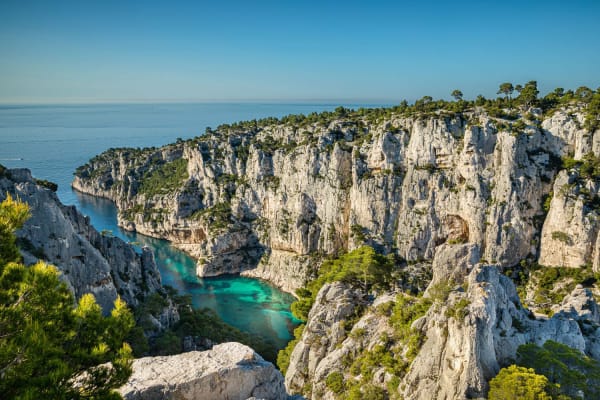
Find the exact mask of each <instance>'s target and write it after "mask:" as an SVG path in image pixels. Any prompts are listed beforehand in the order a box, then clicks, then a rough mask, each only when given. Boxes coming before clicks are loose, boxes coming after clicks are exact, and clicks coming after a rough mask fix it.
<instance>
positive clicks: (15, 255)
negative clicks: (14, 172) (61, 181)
mask: <svg viewBox="0 0 600 400" xmlns="http://www.w3.org/2000/svg"><path fill="white" fill-rule="evenodd" d="M28 216H29V209H28V207H27V205H26V204H25V203H22V202H20V201H18V200H13V199H12V198H11V197H10V196H8V197H7V199H6V200H5V201H4V202H2V203H1V204H0V243H1V245H0V333H1V334H0V377H1V379H0V394H2V398H11V399H13V398H14V399H84V398H85V399H117V398H120V396H119V394H118V393H116V392H114V391H113V389H114V388H117V387H119V386H121V385H123V384H124V383H125V382H126V381H127V378H128V377H129V376H130V374H131V359H132V356H131V348H130V347H129V345H128V344H127V343H124V342H123V340H124V338H125V336H126V335H127V333H128V332H129V330H130V329H131V328H132V327H133V325H134V320H133V316H132V314H131V312H130V311H129V310H128V309H127V306H126V305H125V303H124V302H123V301H121V300H120V299H117V301H116V302H115V308H114V310H113V311H112V313H111V315H110V316H108V317H104V316H103V315H102V312H101V309H100V306H98V304H97V303H96V301H95V299H94V297H93V295H91V294H87V295H84V296H83V297H82V298H81V299H80V301H79V303H78V305H77V306H74V298H73V294H72V293H71V292H70V291H69V289H68V288H67V286H66V285H65V284H64V283H62V282H61V281H60V280H59V271H58V270H57V269H56V267H54V266H51V265H47V264H45V263H43V262H39V263H37V264H35V265H33V266H29V267H27V266H24V265H23V264H22V263H20V261H21V260H20V255H19V252H18V248H17V247H16V245H15V237H14V232H15V231H16V230H17V229H19V228H20V227H21V226H22V225H23V223H24V222H25V220H26V219H27V218H28Z"/></svg>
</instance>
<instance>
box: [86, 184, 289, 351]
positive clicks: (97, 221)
mask: <svg viewBox="0 0 600 400" xmlns="http://www.w3.org/2000/svg"><path fill="white" fill-rule="evenodd" d="M74 194H75V196H76V197H77V200H78V203H79V207H80V209H81V211H82V212H83V213H84V214H85V215H88V216H89V217H90V218H91V219H92V220H93V221H94V226H95V227H96V228H97V229H99V230H103V229H107V230H110V231H112V232H113V234H114V235H115V236H118V237H120V238H121V239H123V240H125V241H127V242H135V243H139V244H141V245H146V246H149V247H151V248H152V249H154V256H155V258H156V262H157V264H158V268H159V270H160V274H161V277H162V281H163V284H164V285H169V286H172V287H174V288H176V289H178V290H179V291H180V292H181V293H187V294H189V295H191V296H192V303H193V305H194V306H195V307H199V308H200V307H208V308H210V309H213V310H215V311H216V312H217V314H219V316H220V317H221V318H222V319H223V320H224V321H225V322H227V323H229V324H231V325H233V326H236V327H237V328H239V329H241V330H243V331H245V332H250V333H254V334H257V335H259V336H261V337H263V338H265V339H267V340H270V341H271V342H273V343H274V344H275V345H276V346H277V347H278V348H283V347H284V346H285V345H286V343H287V342H288V341H289V340H290V339H291V338H292V336H291V332H292V331H293V328H294V327H295V326H296V325H297V323H298V322H299V321H296V320H295V319H294V318H293V316H292V314H291V312H290V304H291V302H292V301H294V298H293V296H292V295H290V294H288V293H285V292H282V291H281V290H278V289H277V288H275V287H273V286H271V285H269V284H267V283H266V282H264V281H261V280H258V279H251V278H245V277H240V276H235V275H229V276H220V277H216V278H204V279H200V278H198V277H197V276H196V274H195V273H194V271H195V269H196V267H195V262H194V260H193V259H192V258H191V257H189V256H188V255H187V254H185V253H184V252H182V251H179V250H178V249H176V248H173V247H172V246H171V245H170V244H169V242H167V241H165V240H159V239H154V238H151V237H148V236H144V235H139V234H136V233H135V232H127V231H124V230H121V229H119V228H118V227H117V226H116V217H117V215H116V209H115V207H114V205H113V203H112V202H111V201H109V200H105V199H99V198H96V197H92V196H88V195H84V194H81V193H74Z"/></svg>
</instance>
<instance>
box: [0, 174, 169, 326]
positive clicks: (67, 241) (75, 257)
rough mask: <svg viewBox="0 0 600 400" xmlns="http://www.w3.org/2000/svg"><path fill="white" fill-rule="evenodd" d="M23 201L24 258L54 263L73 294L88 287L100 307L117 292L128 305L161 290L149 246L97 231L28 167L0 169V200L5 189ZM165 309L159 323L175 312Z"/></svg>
mask: <svg viewBox="0 0 600 400" xmlns="http://www.w3.org/2000/svg"><path fill="white" fill-rule="evenodd" d="M7 193H8V194H10V195H11V196H13V197H15V198H19V199H21V201H24V202H26V203H27V204H28V205H29V208H30V212H31V218H29V219H28V220H27V222H26V223H25V225H24V226H23V228H22V229H21V230H19V231H18V232H17V242H18V244H19V247H20V249H21V252H22V254H23V257H24V261H25V263H26V264H33V263H35V262H37V260H38V259H41V260H43V261H46V262H48V263H50V264H53V265H55V266H57V267H58V269H59V270H60V271H61V273H62V275H61V279H62V280H63V281H64V282H65V283H66V284H67V285H68V286H69V288H70V289H71V290H72V291H73V293H74V294H75V297H76V299H79V298H80V297H81V296H82V295H84V294H85V293H92V294H94V296H95V297H96V301H97V302H98V304H99V305H100V306H101V307H102V309H103V310H104V312H105V313H107V312H109V311H110V310H111V309H112V307H113V302H114V300H115V299H116V298H117V296H121V298H122V299H123V300H125V301H126V302H127V303H128V304H129V305H130V306H132V307H135V306H137V305H138V303H139V302H140V301H141V300H143V299H144V298H146V297H147V296H149V295H151V294H152V293H156V292H162V291H163V289H162V287H161V278H160V273H159V271H158V268H157V266H156V263H155V262H154V256H153V254H152V251H151V250H150V249H147V248H144V249H142V252H141V253H137V252H136V251H135V250H134V248H133V247H132V246H131V245H129V244H127V243H125V242H123V241H122V240H121V239H119V238H116V237H112V236H110V235H102V234H100V233H99V232H98V231H97V230H96V229H95V228H94V227H93V226H92V225H91V224H90V220H89V218H87V217H84V216H83V215H81V213H79V211H77V209H76V208H75V207H74V206H64V205H63V204H61V202H60V201H59V199H58V197H57V196H56V194H55V193H54V192H53V191H52V190H51V189H49V188H47V187H44V186H41V185H39V184H38V183H37V182H36V180H35V179H33V178H32V176H31V173H30V171H29V170H26V169H12V170H5V171H4V172H3V173H2V174H0V201H1V200H3V199H4V198H5V196H6V194H7ZM175 314H176V311H173V310H171V313H168V314H166V315H165V321H162V322H163V324H164V325H168V324H169V322H170V321H169V319H172V318H176V315H175Z"/></svg>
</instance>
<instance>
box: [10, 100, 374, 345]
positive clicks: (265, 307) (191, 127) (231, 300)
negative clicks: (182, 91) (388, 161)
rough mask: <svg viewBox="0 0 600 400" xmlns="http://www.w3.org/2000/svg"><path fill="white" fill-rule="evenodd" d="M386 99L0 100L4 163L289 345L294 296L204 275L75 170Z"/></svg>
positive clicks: (210, 302)
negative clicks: (127, 227) (270, 120)
mask: <svg viewBox="0 0 600 400" xmlns="http://www.w3.org/2000/svg"><path fill="white" fill-rule="evenodd" d="M340 105H342V106H344V107H347V108H354V109H356V108H359V107H380V106H382V104H327V103H165V104H149V103H140V104H77V105H73V104H68V105H0V164H2V165H4V166H6V167H8V168H28V169H30V170H31V171H32V173H33V176H34V177H36V178H38V179H47V180H49V181H52V182H55V183H57V184H58V191H57V194H58V197H59V198H60V200H61V201H62V202H63V203H64V204H68V205H75V206H77V208H78V209H79V210H80V211H81V212H82V213H83V214H84V215H87V216H89V217H90V220H91V222H92V224H93V225H94V227H95V228H96V229H98V230H99V231H102V230H107V231H110V232H112V233H113V234H114V235H115V236H118V237H120V238H121V239H123V240H125V241H127V242H132V243H137V244H143V245H147V246H150V247H151V248H152V249H153V251H154V255H155V258H156V261H157V264H158V267H159V270H160V273H161V277H162V281H163V284H165V285H170V286H172V287H174V288H175V289H177V290H178V291H179V292H180V293H182V294H188V295H191V298H192V303H193V305H194V307H197V308H204V307H208V308H210V309H212V310H214V311H216V313H217V314H218V315H219V316H220V317H221V318H222V319H223V320H224V321H225V322H227V323H229V324H231V325H233V326H235V327H237V328H239V329H240V330H242V331H244V332H248V333H251V334H255V335H258V336H260V337H262V338H263V339H265V340H268V341H271V342H272V343H273V344H274V345H275V346H276V347H277V348H278V349H281V348H283V347H285V345H286V344H287V342H288V341H289V340H290V339H291V338H292V332H293V329H294V327H295V326H297V325H298V323H299V322H300V321H297V320H296V319H295V318H294V317H293V316H292V314H291V312H290V305H291V303H292V302H293V301H294V298H293V296H292V295H290V294H289V293H285V292H283V291H281V290H279V289H277V288H276V287H274V286H272V285H270V284H269V283H267V282H265V281H262V280H258V279H251V278H245V277H240V276H234V275H232V276H221V277H216V278H204V279H201V278H198V277H197V276H196V275H195V261H194V260H193V259H192V258H191V257H189V256H188V255H187V254H185V253H184V252H182V251H180V250H178V249H176V248H174V247H172V246H171V245H170V244H169V242H167V241H165V240H158V239H154V238H150V237H148V236H143V235H139V234H135V233H131V232H126V231H123V230H121V229H120V228H119V227H118V226H117V210H116V208H115V206H114V205H113V203H112V202H111V201H109V200H105V199H99V198H95V197H92V196H88V195H83V194H81V193H78V192H75V191H73V190H72V189H71V181H72V179H73V172H74V171H75V169H76V168H77V167H78V166H80V165H83V164H85V163H86V162H87V161H88V160H89V159H90V158H92V157H94V156H95V155H97V154H99V153H101V152H103V151H104V150H107V149H108V148H111V147H134V148H143V147H152V146H162V145H165V144H168V143H172V142H174V141H176V140H177V139H178V138H182V139H187V138H192V137H196V136H199V135H202V134H203V133H204V132H205V129H206V127H211V128H216V127H217V126H218V125H220V124H223V123H233V122H237V121H243V120H252V119H259V118H265V117H282V116H284V115H288V114H309V113H311V112H320V111H331V110H334V109H335V108H336V107H338V106H340Z"/></svg>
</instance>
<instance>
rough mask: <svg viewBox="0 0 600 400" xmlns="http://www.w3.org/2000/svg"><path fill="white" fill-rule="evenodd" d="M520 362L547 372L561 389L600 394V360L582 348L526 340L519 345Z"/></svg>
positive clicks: (574, 393)
mask: <svg viewBox="0 0 600 400" xmlns="http://www.w3.org/2000/svg"><path fill="white" fill-rule="evenodd" d="M517 364H518V365H520V366H523V367H527V368H532V369H533V370H535V373H537V374H541V375H544V376H545V377H546V378H547V379H548V381H549V382H550V383H552V384H556V386H557V387H559V388H560V392H561V393H563V394H566V395H569V396H573V397H576V396H578V393H579V392H582V393H583V394H584V398H586V399H598V398H600V363H599V362H598V361H596V360H594V359H592V358H590V357H587V356H586V355H584V354H582V353H581V352H579V351H578V350H575V349H572V348H570V347H569V346H566V345H564V344H561V343H557V342H554V341H552V340H548V341H547V342H546V343H544V345H543V346H542V347H540V346H537V345H535V344H524V345H521V346H519V348H518V349H517Z"/></svg>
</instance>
